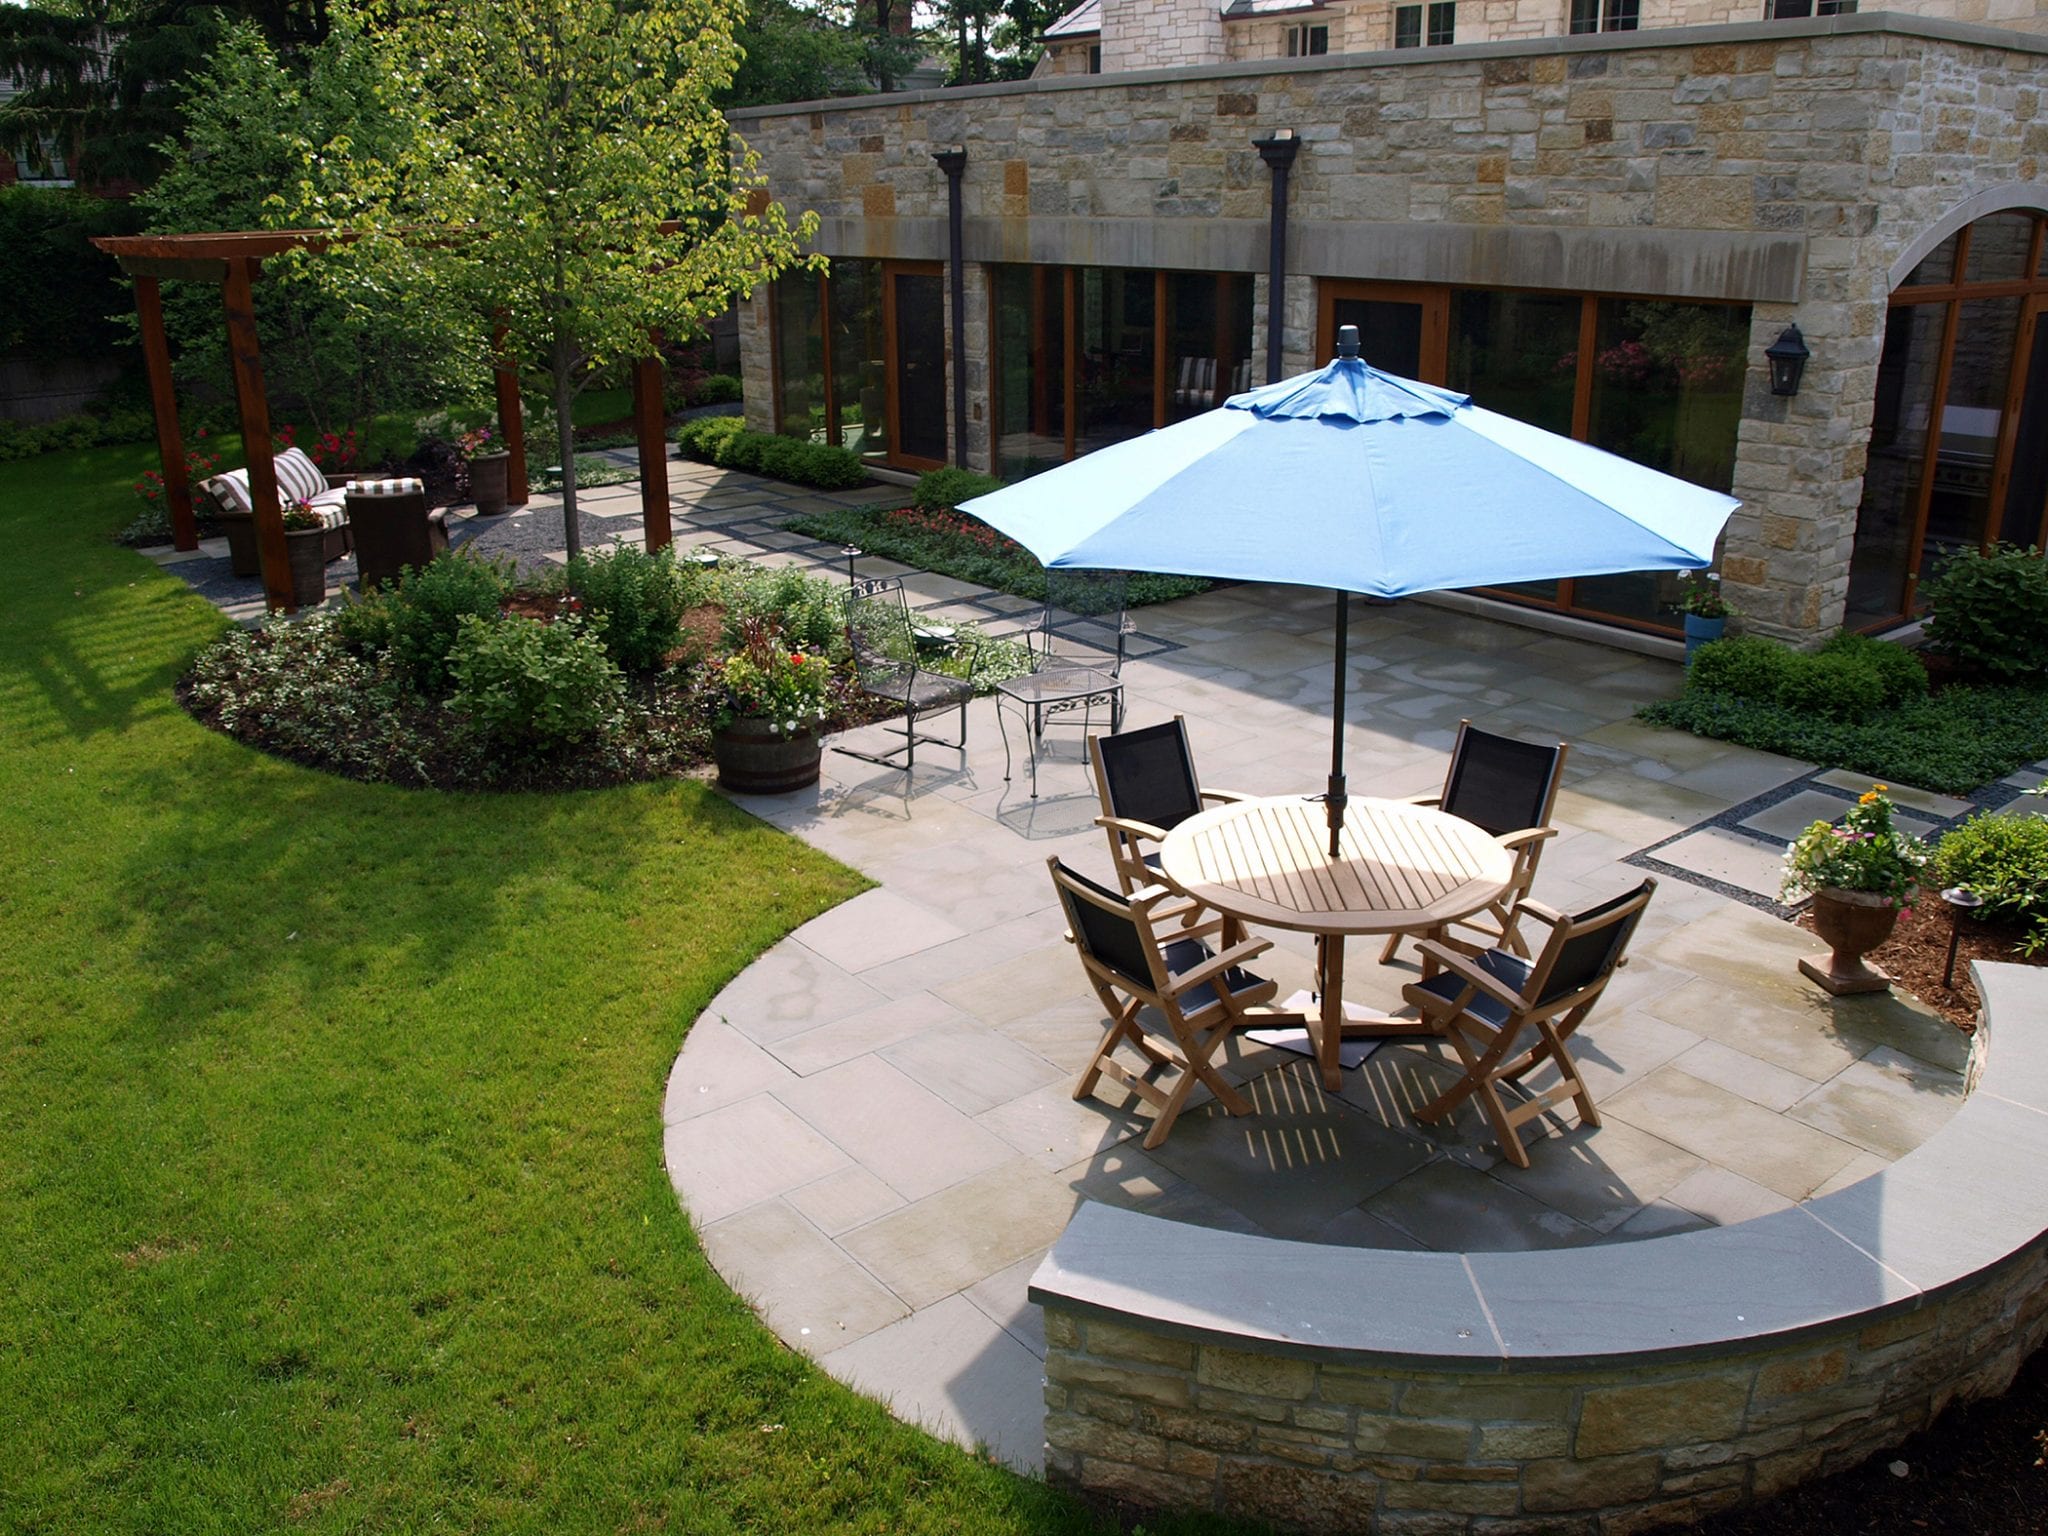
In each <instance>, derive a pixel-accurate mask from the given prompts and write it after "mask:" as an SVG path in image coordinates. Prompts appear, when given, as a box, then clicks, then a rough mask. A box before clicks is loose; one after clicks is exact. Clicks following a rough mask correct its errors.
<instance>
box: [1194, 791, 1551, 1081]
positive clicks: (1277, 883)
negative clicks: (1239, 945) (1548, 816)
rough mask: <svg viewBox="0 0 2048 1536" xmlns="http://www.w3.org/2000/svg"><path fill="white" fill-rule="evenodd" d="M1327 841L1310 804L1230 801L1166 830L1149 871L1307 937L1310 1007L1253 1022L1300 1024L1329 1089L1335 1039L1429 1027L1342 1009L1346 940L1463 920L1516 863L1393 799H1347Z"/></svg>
mask: <svg viewBox="0 0 2048 1536" xmlns="http://www.w3.org/2000/svg"><path fill="white" fill-rule="evenodd" d="M1328 837H1329V828H1328V823H1327V821H1326V820H1325V816H1324V810H1323V804H1322V802H1321V801H1320V800H1316V799H1308V798H1304V797H1300V796H1291V795H1290V796H1285V797H1282V798H1278V799H1267V800H1240V801H1237V802H1236V803H1234V804H1231V805H1221V806H1218V807H1216V808H1215V809H1214V810H1209V811H1204V812H1202V813H1201V814H1200V815H1198V816H1192V817H1190V818H1189V819H1188V820H1186V821H1184V822H1182V823H1181V824H1180V825H1179V826H1177V827H1175V828H1174V829H1173V830H1172V831H1170V832H1168V833H1167V835H1166V841H1165V842H1164V843H1162V844H1161V845H1160V850H1159V870H1160V873H1161V875H1163V876H1164V877H1165V879H1166V881H1167V883H1168V884H1169V885H1171V886H1173V887H1174V888H1175V889H1177V890H1179V891H1182V892H1184V893H1185V894H1187V895H1189V896H1192V897H1194V898H1195V899H1196V900H1197V901H1199V902H1202V903H1203V904H1204V905H1206V906H1211V907H1214V908H1215V909H1216V910H1217V911H1219V912H1224V913H1227V914H1229V915H1230V916H1233V917H1240V918H1243V919H1244V920H1245V921H1246V922H1249V923H1253V924H1260V925H1263V926H1265V927H1269V928H1288V929H1292V930H1294V931H1295V932H1297V933H1312V934H1314V935H1315V936H1316V990H1317V993H1318V994H1319V996H1320V998H1321V1006H1320V1008H1319V1009H1318V1011H1317V1013H1316V1015H1315V1016H1314V1017H1313V1018H1311V1017H1310V1016H1309V1015H1307V1014H1306V1013H1303V1014H1295V1015H1288V1014H1277V1015H1276V1014H1262V1015H1260V1016H1259V1022H1260V1023H1261V1025H1270V1024H1273V1023H1276V1022H1277V1023H1282V1024H1285V1023H1290V1022H1299V1023H1300V1024H1302V1025H1303V1026H1304V1027H1306V1028H1308V1029H1309V1031H1310V1033H1311V1035H1312V1036H1313V1037H1314V1040H1315V1045H1316V1060H1317V1064H1318V1065H1319V1066H1321V1068H1322V1076H1323V1086H1324V1087H1325V1088H1329V1089H1335V1088H1337V1087H1339V1086H1340V1085H1341V1078H1340V1076H1339V1072H1340V1067H1339V1055H1338V1045H1339V1043H1340V1042H1341V1041H1342V1039H1343V1037H1344V1036H1346V1035H1351V1036H1375V1037H1387V1036H1401V1035H1434V1034H1435V1031H1434V1030H1433V1029H1432V1028H1431V1027H1430V1026H1429V1025H1428V1024H1426V1023H1424V1022H1422V1021H1421V1020H1419V1019H1395V1018H1389V1017H1387V1016H1385V1015H1380V1016H1377V1017H1373V1018H1369V1019H1353V1018H1349V1017H1347V1015H1346V1013H1345V1010H1344V941H1345V939H1347V938H1349V937H1350V936H1351V935H1353V934H1386V933H1413V932H1418V931H1421V930H1425V929H1429V928H1434V927H1436V926H1437V925H1438V924H1440V923H1446V922H1450V921H1453V920H1454V919H1457V918H1460V917H1468V916H1470V915H1471V914H1472V913H1474V912H1477V911H1478V910H1479V909H1480V908H1481V907H1484V906H1485V905H1486V904H1487V903H1488V902H1490V901H1494V900H1496V899H1497V898H1499V897H1500V895H1501V894H1502V893H1503V892H1505V891H1506V890H1507V888H1508V885H1509V883H1510V881H1511V880H1512V878H1513V876H1514V867H1515V861H1514V856H1513V855H1512V854H1511V853H1509V852H1508V851H1507V850H1506V849H1504V848H1502V847H1501V846H1500V844H1499V843H1497V842H1495V841H1494V840H1493V839H1492V838H1491V837H1489V836H1487V834H1486V833H1484V832H1482V831H1481V830H1480V829H1479V828H1478V827H1475V826H1473V825H1472V823H1470V822H1469V821H1460V820H1459V819H1458V818H1457V817H1455V816H1448V815H1445V814H1444V813H1443V812H1442V811H1438V810H1432V809H1430V808H1429V807H1427V806H1420V805H1410V804H1408V803H1406V802H1405V801H1399V800H1374V799H1364V798H1359V799H1353V800H1352V801H1351V802H1350V804H1349V805H1348V806H1347V807H1346V808H1345V812H1344V833H1343V837H1342V839H1341V841H1340V843H1339V845H1338V847H1339V852H1338V854H1337V856H1336V857H1335V858H1332V857H1331V856H1330V853H1329V842H1328Z"/></svg>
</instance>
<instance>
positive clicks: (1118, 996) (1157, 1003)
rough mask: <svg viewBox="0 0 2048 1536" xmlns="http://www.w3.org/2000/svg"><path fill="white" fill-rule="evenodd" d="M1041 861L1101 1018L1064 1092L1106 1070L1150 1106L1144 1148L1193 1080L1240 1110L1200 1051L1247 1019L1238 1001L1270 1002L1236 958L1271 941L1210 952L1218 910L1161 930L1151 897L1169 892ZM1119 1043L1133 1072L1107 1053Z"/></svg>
mask: <svg viewBox="0 0 2048 1536" xmlns="http://www.w3.org/2000/svg"><path fill="white" fill-rule="evenodd" d="M1046 866H1047V868H1049V869H1050V870H1051V871H1052V882H1053V885H1054V886H1055V887H1056V888H1057V889H1058V891H1059V896H1060V905H1061V906H1062V907H1064V908H1065V909H1066V914H1067V939H1068V941H1069V942H1070V943H1071V944H1073V946H1074V948H1075V949H1076V950H1077V951H1078V952H1079V953H1080V956H1081V968H1082V969H1083V970H1084V971H1086V972H1087V973H1088V981H1089V984H1090V985H1091V986H1093V987H1094V988H1095V995H1096V996H1097V997H1099V998H1101V999H1102V1006H1103V1009H1104V1010H1105V1011H1106V1012H1107V1013H1108V1014H1109V1021H1110V1022H1109V1028H1108V1029H1107V1030H1106V1031H1105V1032H1104V1033H1103V1036H1102V1040H1101V1043H1100V1044H1098V1045H1097V1046H1096V1047H1095V1050H1094V1052H1093V1054H1092V1055H1091V1056H1090V1057H1089V1059H1088V1066H1087V1068H1086V1069H1085V1070H1084V1071H1083V1072H1082V1073H1081V1077H1080V1080H1079V1081H1078V1082H1076V1083H1075V1084H1074V1097H1075V1098H1076V1099H1085V1098H1087V1097H1088V1096H1089V1095H1090V1094H1091V1093H1093V1092H1094V1091H1095V1085H1096V1083H1098V1082H1099V1081H1100V1080H1101V1079H1102V1076H1103V1074H1105V1073H1107V1074H1108V1075H1109V1076H1111V1077H1113V1078H1115V1079H1116V1080H1117V1081H1118V1082H1119V1083H1121V1084H1123V1085H1124V1086H1125V1087H1126V1088H1128V1089H1130V1090H1131V1091H1132V1092H1133V1093H1135V1094H1137V1095H1138V1097H1140V1098H1142V1099H1143V1100H1145V1102H1146V1103H1148V1104H1150V1105H1151V1106H1152V1107H1153V1108H1154V1109H1155V1110H1157V1111H1158V1114H1157V1116H1156V1118H1155V1119H1154V1120H1153V1122H1152V1128H1151V1129H1150V1130H1149V1131H1147V1132H1146V1133H1145V1141H1144V1145H1145V1147H1146V1148H1147V1149H1148V1150H1149V1149H1151V1148H1153V1147H1156V1146H1158V1145H1159V1144H1160V1143H1161V1142H1163V1141H1165V1140H1166V1137H1167V1133H1168V1132H1169V1131H1171V1130H1172V1129H1173V1122H1174V1121H1175V1120H1176V1119H1177V1118H1179V1115H1180V1112H1181V1110H1182V1109H1184V1108H1186V1107H1187V1101H1188V1095H1189V1094H1190V1093H1192V1092H1193V1091H1194V1087H1195V1084H1196V1083H1203V1084H1206V1085H1207V1087H1208V1089H1209V1091H1210V1092H1211V1093H1213V1094H1215V1095H1216V1102H1217V1103H1219V1104H1221V1105H1222V1106H1223V1107H1224V1109H1225V1110H1227V1111H1228V1112H1229V1113H1231V1114H1233V1115H1248V1114H1250V1113H1251V1112H1252V1105H1251V1102H1250V1101H1249V1100H1248V1099H1246V1098H1245V1097H1244V1095H1242V1094H1241V1093H1239V1092H1238V1091H1237V1090H1236V1089H1235V1088H1233V1087H1231V1086H1230V1084H1229V1083H1227V1082H1225V1081H1224V1080H1223V1078H1222V1076H1221V1075H1220V1074H1218V1073H1217V1071H1216V1069H1215V1068H1214V1067H1212V1066H1211V1065H1210V1064H1209V1058H1210V1056H1211V1055H1212V1054H1214V1052H1215V1050H1216V1047H1217V1046H1218V1045H1219V1044H1221V1043H1222V1042H1223V1040H1224V1039H1225V1038H1227V1037H1228V1035H1229V1034H1230V1032H1231V1031H1232V1030H1233V1029H1236V1028H1238V1027H1240V1026H1241V1025H1243V1024H1244V1023H1246V1022H1247V1020H1246V1010H1247V1009H1250V1008H1252V1007H1255V1006H1256V1005H1258V1004H1260V1003H1264V1002H1270V1001H1271V1000H1272V998H1273V995H1274V993H1275V992H1277V991H1278V990H1279V989H1278V987H1276V986H1275V984H1274V983H1272V982H1270V981H1268V980H1266V979H1265V978H1264V977H1263V976H1256V975H1254V974H1252V973H1251V972H1250V971H1247V970H1245V969H1243V965H1244V962H1245V961H1247V960H1250V959H1252V958H1253V957H1255V956H1257V955H1260V954H1263V953H1264V952H1265V951H1266V950H1268V949H1270V948H1272V941H1271V940H1270V939H1245V940H1242V941H1240V942H1238V943H1235V944H1226V945H1225V946H1224V947H1223V948H1222V949H1221V950H1214V949H1211V948H1210V947H1209V945H1208V944H1206V943H1204V942H1203V941H1204V940H1205V939H1209V938H1213V937H1216V936H1218V935H1220V934H1221V933H1222V931H1223V920H1222V919H1221V918H1220V917H1218V918H1212V919H1210V920H1209V921H1206V922H1197V923H1193V924H1190V925H1188V926H1184V927H1183V926H1174V927H1170V928H1167V929H1165V930H1164V931H1163V932H1162V931H1161V929H1160V928H1158V927H1157V926H1155V914H1156V913H1157V911H1158V909H1159V908H1160V906H1161V904H1162V903H1169V904H1170V903H1172V902H1173V901H1174V899H1175V898H1174V897H1173V895H1172V893H1171V892H1170V891H1168V890H1167V889H1166V887H1165V886H1161V885H1152V886H1146V887H1144V888H1142V889H1140V890H1137V891H1134V892H1132V893H1131V895H1130V896H1129V897H1124V896H1120V895H1118V894H1117V893H1116V892H1115V891H1112V890H1110V889H1108V888H1107V887H1106V886H1100V885H1097V884H1096V883H1095V882H1094V881H1093V880H1090V879H1088V878H1087V877H1086V876H1084V875H1078V874H1076V873H1074V871H1073V870H1071V869H1069V868H1067V866H1066V865H1064V864H1062V863H1061V862H1060V861H1059V860H1058V859H1057V858H1053V859H1048V860H1046ZM1179 915H1180V912H1179V910H1178V909H1177V908H1176V909H1175V910H1174V916H1176V917H1178V916H1179ZM1148 1010H1149V1011H1148ZM1148 1031H1149V1033H1148ZM1126 1044H1127V1045H1129V1046H1130V1047H1131V1048H1132V1049H1133V1050H1135V1051H1136V1052H1137V1053H1138V1055H1139V1056H1141V1057H1143V1058H1144V1062H1145V1066H1144V1068H1143V1069H1141V1070H1138V1071H1134V1070H1132V1069H1131V1068H1129V1067H1127V1066H1125V1065H1124V1064H1123V1063H1122V1062H1120V1061H1118V1060H1117V1059H1116V1052H1117V1049H1118V1047H1120V1046H1123V1045H1126ZM1162 1069H1163V1070H1164V1071H1165V1072H1166V1073H1167V1074H1169V1077H1168V1080H1167V1081H1166V1082H1165V1083H1160V1082H1154V1081H1153V1080H1152V1076H1151V1074H1153V1073H1155V1072H1158V1071H1161V1070H1162Z"/></svg>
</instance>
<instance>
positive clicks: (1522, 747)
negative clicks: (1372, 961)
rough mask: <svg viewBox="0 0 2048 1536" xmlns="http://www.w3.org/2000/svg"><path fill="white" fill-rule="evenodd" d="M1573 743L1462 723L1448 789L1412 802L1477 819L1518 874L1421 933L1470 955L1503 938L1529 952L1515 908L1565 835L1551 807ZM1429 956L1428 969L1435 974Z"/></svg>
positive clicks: (1390, 953) (1391, 947) (1385, 954)
mask: <svg viewBox="0 0 2048 1536" xmlns="http://www.w3.org/2000/svg"><path fill="white" fill-rule="evenodd" d="M1570 752H1571V748H1570V747H1569V746H1567V745H1566V744H1565V743H1564V742H1561V741H1560V742H1559V743H1558V744H1557V745H1556V746H1554V747H1546V746H1544V745H1542V744H1541V743H1539V742H1530V741H1518V740H1517V739H1516V738H1514V737H1512V736H1496V735H1494V734H1493V733H1492V732H1491V731H1481V730H1476V729H1474V728H1473V725H1472V722H1471V721H1470V720H1460V721H1459V722H1458V739H1457V741H1456V742H1455V743H1453V744H1452V747H1451V766H1450V771H1449V772H1448V773H1446V774H1445V775H1444V787H1443V792H1442V793H1441V794H1435V795H1415V796H1412V797H1411V798H1410V800H1409V802H1408V803H1409V804H1410V805H1433V806H1436V807H1437V808H1438V809H1439V810H1442V811H1446V812H1448V813H1449V814H1451V815H1453V816H1455V817H1457V818H1458V819H1459V820H1460V821H1469V822H1471V823H1472V824H1473V825H1474V826H1475V827H1478V828H1479V829H1480V830H1481V831H1482V832H1485V833H1487V834H1488V835H1490V836H1491V837H1492V838H1493V839H1494V840H1495V841H1496V842H1498V843H1499V844H1500V845H1501V846H1502V847H1503V848H1505V849H1507V850H1508V851H1509V852H1511V853H1513V854H1514V856H1515V871H1514V876H1513V878H1512V879H1511V880H1510V882H1509V884H1508V888H1507V889H1506V890H1505V891H1503V892H1502V893H1501V894H1500V897H1499V899H1498V900H1495V901H1493V902H1490V903H1489V904H1488V905H1487V906H1486V907H1484V908H1482V909H1481V910H1480V911H1478V912H1475V913H1473V914H1472V916H1470V917H1467V918H1461V919H1459V920H1458V921H1457V922H1456V923H1447V924H1445V925H1444V926H1442V927H1440V928H1432V929H1430V930H1429V931H1428V932H1426V933H1423V934H1421V935H1420V937H1422V938H1425V939H1435V940H1437V941H1438V942H1439V943H1444V944H1450V945H1452V946H1453V947H1455V948H1458V949H1462V950H1464V951H1465V952H1467V953H1468V954H1476V953H1478V952H1479V951H1481V950H1483V949H1488V948H1491V947H1494V946H1496V945H1498V946H1502V947H1505V948H1506V949H1508V950H1510V951H1512V952H1513V953H1515V954H1517V955H1520V956H1521V957H1522V958H1523V959H1524V960H1526V959H1528V958H1529V948H1528V946H1527V945H1526V944H1525V943H1523V941H1522V936H1521V935H1520V934H1519V933H1517V932H1516V931H1515V908H1516V906H1517V904H1518V903H1520V902H1521V901H1522V900H1523V899H1524V898H1526V897H1527V896H1528V894H1529V890H1530V887H1532V886H1533V885H1534V884H1535V883H1536V863H1537V861H1538V860H1539V859H1541V858H1542V857H1543V847H1544V844H1546V843H1548V842H1549V841H1550V839H1552V838H1553V837H1555V836H1557V828H1555V827H1553V826H1552V825H1550V813H1551V811H1552V810H1553V808H1555V806H1556V804H1557V790H1558V784H1559V781H1560V779H1561V777H1562V776H1563V773H1564V760H1565V758H1566V757H1567V756H1568V755H1569V754H1570ZM1454 928H1469V929H1471V930H1472V931H1473V933H1474V934H1475V936H1476V937H1475V939H1463V938H1457V937H1454V936H1453V934H1452V932H1451V930H1452V929H1454ZM1404 937H1406V935H1403V934H1398V933H1397V934H1394V935H1393V936H1392V937H1391V938H1389V939H1388V940H1387V944H1386V948H1385V949H1383V950H1381V951H1380V964H1382V965H1385V964H1386V963H1387V962H1388V961H1389V960H1391V959H1393V958H1394V951H1396V950H1397V949H1399V948H1400V947H1401V940H1402V939H1403V938H1404ZM1427 964H1428V962H1427V961H1425V962H1424V965H1425V969H1424V972H1423V974H1424V975H1428V974H1429V972H1428V969H1427Z"/></svg>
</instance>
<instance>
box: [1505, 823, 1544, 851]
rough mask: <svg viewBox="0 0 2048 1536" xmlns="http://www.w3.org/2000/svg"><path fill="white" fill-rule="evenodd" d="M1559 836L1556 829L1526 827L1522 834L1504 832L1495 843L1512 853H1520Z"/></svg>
mask: <svg viewBox="0 0 2048 1536" xmlns="http://www.w3.org/2000/svg"><path fill="white" fill-rule="evenodd" d="M1555 836H1557V828H1555V827H1526V828H1524V829H1523V830H1522V831H1520V832H1503V833H1501V835H1500V836H1499V837H1496V838H1495V839H1494V841H1495V842H1496V843H1499V844H1500V845H1501V847H1503V848H1505V849H1507V850H1508V851H1509V852H1511V853H1520V852H1521V851H1522V850H1523V849H1524V848H1529V847H1533V846H1534V845H1535V844H1537V843H1540V842H1542V841H1544V840H1545V839H1546V838H1552V837H1555Z"/></svg>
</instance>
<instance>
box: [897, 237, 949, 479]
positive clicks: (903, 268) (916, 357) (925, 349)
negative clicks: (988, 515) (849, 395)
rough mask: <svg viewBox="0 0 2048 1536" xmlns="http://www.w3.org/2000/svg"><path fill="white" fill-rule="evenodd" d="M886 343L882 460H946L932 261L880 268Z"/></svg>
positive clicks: (939, 274) (942, 334) (936, 268)
mask: <svg viewBox="0 0 2048 1536" xmlns="http://www.w3.org/2000/svg"><path fill="white" fill-rule="evenodd" d="M883 294H884V299H883V303H884V306H885V308H886V313H885V315H884V317H883V328H884V330H885V332H886V334H887V337H888V344H889V371H888V378H889V434H888V436H889V442H888V448H889V454H888V462H889V463H891V464H894V465H898V466H900V467H902V468H904V469H939V468H942V467H943V466H944V465H945V463H946V444H947V437H946V279H945V268H944V267H942V266H941V265H940V264H939V263H938V262H935V261H933V262H907V261H892V262H889V263H886V264H885V266H884V267H883Z"/></svg>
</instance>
